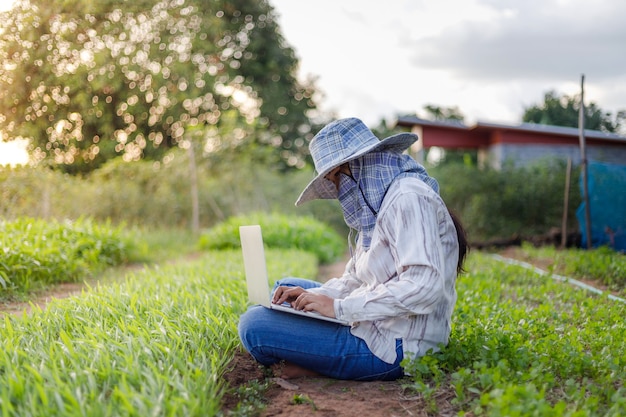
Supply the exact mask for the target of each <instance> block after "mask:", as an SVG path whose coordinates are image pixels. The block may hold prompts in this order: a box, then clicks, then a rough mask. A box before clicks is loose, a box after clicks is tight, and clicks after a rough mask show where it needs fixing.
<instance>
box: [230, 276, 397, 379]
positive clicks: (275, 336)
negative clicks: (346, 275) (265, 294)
mask: <svg viewBox="0 0 626 417" xmlns="http://www.w3.org/2000/svg"><path fill="white" fill-rule="evenodd" d="M279 285H287V286H300V287H302V288H304V289H309V288H314V287H318V286H320V285H321V284H320V283H319V282H315V281H309V280H305V279H300V278H284V279H282V280H279V281H277V282H276V285H275V286H274V289H275V288H276V287H278V286H279ZM239 337H240V338H241V342H242V343H243V345H244V347H245V348H246V350H247V351H248V352H250V354H251V355H252V356H253V357H254V358H255V359H256V360H257V361H258V362H259V363H261V364H263V365H265V366H269V365H273V364H275V363H278V362H280V361H283V360H284V361H287V362H289V363H292V364H294V365H298V366H300V367H302V368H306V369H309V370H312V371H315V372H317V373H319V374H322V375H325V376H328V377H331V378H335V379H349V380H359V381H374V380H382V381H389V380H394V379H397V378H400V377H401V376H403V371H402V368H401V367H400V362H401V361H402V358H403V352H402V341H401V340H397V341H396V353H397V354H398V357H397V359H396V361H395V363H393V364H388V363H386V362H384V361H382V360H380V359H379V358H377V357H376V356H375V355H374V354H373V353H372V352H371V351H370V350H369V348H368V347H367V345H366V344H365V342H364V341H363V340H362V339H360V338H358V337H356V336H353V335H352V334H351V333H350V327H348V326H342V325H340V324H336V323H332V322H328V321H324V320H317V319H313V318H308V317H302V316H298V315H295V314H289V313H285V312H282V311H277V310H270V309H268V308H265V307H262V306H258V305H257V306H252V307H250V308H249V309H248V311H246V312H245V313H244V314H243V315H242V316H241V319H240V321H239Z"/></svg>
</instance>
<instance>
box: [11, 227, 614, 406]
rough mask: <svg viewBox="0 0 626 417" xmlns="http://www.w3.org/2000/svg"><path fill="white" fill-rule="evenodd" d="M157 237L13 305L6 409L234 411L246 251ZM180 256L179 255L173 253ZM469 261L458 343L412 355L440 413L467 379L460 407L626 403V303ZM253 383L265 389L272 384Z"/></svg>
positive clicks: (288, 255)
mask: <svg viewBox="0 0 626 417" xmlns="http://www.w3.org/2000/svg"><path fill="white" fill-rule="evenodd" d="M145 236H148V235H144V237H145ZM149 239H150V240H151V242H153V243H146V245H147V246H146V250H144V251H143V253H144V254H146V255H145V256H146V259H145V261H146V262H147V263H150V264H151V265H149V266H147V267H145V268H144V269H143V270H141V271H135V272H129V273H127V274H126V275H125V276H124V277H121V278H120V277H118V279H116V280H115V282H111V283H109V284H107V285H101V286H97V287H95V288H91V289H89V290H87V291H85V292H84V293H83V294H82V295H78V296H73V297H70V298H67V299H63V300H56V301H54V302H52V303H51V304H49V305H48V306H47V307H46V308H45V309H37V308H35V309H34V310H33V312H31V313H30V314H29V315H25V316H11V315H6V316H5V317H4V318H3V319H2V321H1V322H0V338H2V340H3V342H4V346H3V347H4V349H2V352H1V353H0V370H1V372H0V386H1V387H2V389H1V390H0V413H1V415H3V416H29V415H30V416H148V415H150V416H180V415H185V416H212V415H221V414H222V410H221V401H222V398H223V396H224V395H225V394H226V392H227V390H228V389H231V388H229V387H227V386H225V384H224V380H223V378H222V376H223V375H224V372H225V371H226V369H227V365H228V363H229V362H230V359H231V358H232V357H233V355H234V353H235V351H236V350H237V348H238V346H239V341H238V339H237V334H236V326H237V321H238V316H239V315H240V314H241V313H242V312H243V311H244V310H245V308H246V307H247V299H246V295H245V285H244V277H243V267H242V262H241V254H240V252H239V251H238V250H235V249H229V250H220V251H208V252H203V253H201V254H200V255H199V256H198V257H193V258H187V259H183V260H181V259H180V254H181V253H189V252H191V251H192V248H193V245H189V244H186V245H185V244H183V243H180V244H176V243H175V242H176V241H177V240H180V241H181V242H184V241H185V238H184V236H181V237H180V239H163V238H158V239H157V238H156V237H154V236H152V237H150V238H149ZM154 242H159V243H158V245H157V246H159V245H161V247H162V249H161V250H156V249H154V247H155V243H154ZM139 246H141V245H139ZM150 253H152V254H153V255H154V256H158V257H159V258H160V260H161V262H157V263H153V260H154V259H152V260H150V256H149V254H150ZM267 256H268V263H269V268H270V271H269V272H270V276H272V277H281V276H285V275H292V276H301V277H308V278H312V277H315V275H316V273H317V267H318V265H317V263H318V260H317V257H316V256H315V255H313V254H311V253H310V252H304V251H294V250H284V249H280V250H278V249H270V250H268V251H267ZM529 256H530V255H529ZM590 256H591V255H590ZM599 256H601V257H603V259H604V257H605V256H606V253H600V255H599ZM613 256H615V257H616V259H617V262H618V263H619V262H622V259H623V255H618V254H615V255H613ZM171 258H179V261H178V262H175V263H171V264H170V263H168V262H165V261H166V260H167V259H171ZM148 261H150V262H148ZM603 262H604V261H603ZM468 267H469V273H468V274H466V275H464V276H462V277H461V278H460V279H459V280H458V284H457V291H458V303H457V308H456V311H455V314H454V317H453V333H452V337H451V341H450V344H449V346H448V347H446V348H445V349H443V350H442V351H441V352H439V353H436V354H433V355H430V356H427V357H424V358H421V359H419V360H416V361H413V362H408V361H407V363H406V364H405V366H406V369H407V370H409V371H410V373H411V374H412V377H411V378H407V379H405V380H403V382H402V383H403V384H405V385H406V387H407V389H410V390H413V391H415V392H416V393H418V395H421V396H423V398H425V399H426V400H427V402H428V404H429V407H430V409H429V410H428V411H429V412H430V413H431V414H432V415H437V412H438V408H437V407H438V405H437V401H436V398H437V393H438V392H441V391H443V390H454V401H453V403H454V407H455V411H456V412H457V413H458V414H459V415H476V416H620V415H626V387H625V386H624V380H625V379H626V371H625V369H626V324H625V323H624V317H626V305H624V303H620V302H615V301H611V300H609V299H608V298H607V297H606V295H601V296H598V295H595V294H592V293H589V292H587V291H584V290H581V289H579V288H576V287H573V286H571V285H569V284H567V283H564V282H559V281H556V280H553V279H551V278H550V277H548V276H541V275H538V274H536V273H534V272H533V271H531V270H528V269H525V268H522V267H519V266H515V265H506V264H504V263H502V262H499V261H497V260H494V259H493V258H491V257H489V256H486V255H484V254H482V253H479V252H472V253H471V255H470V258H469V263H468ZM248 389H250V390H257V391H258V392H257V394H258V395H259V396H261V397H262V395H263V389H264V385H263V384H256V385H255V384H254V383H251V384H250V386H249V387H248ZM259 406H260V404H256V405H255V407H256V408H255V407H252V408H251V407H250V406H249V404H248V405H246V407H244V405H243V404H242V407H241V409H240V410H239V411H238V412H236V413H235V414H236V415H255V413H256V412H258V407H259Z"/></svg>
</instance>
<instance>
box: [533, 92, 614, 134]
mask: <svg viewBox="0 0 626 417" xmlns="http://www.w3.org/2000/svg"><path fill="white" fill-rule="evenodd" d="M579 113H580V96H573V97H572V96H567V95H562V96H559V95H557V93H556V92H555V91H549V92H547V93H545V95H544V99H543V103H541V104H538V105H533V106H530V107H527V108H526V109H525V110H524V115H523V116H522V121H524V122H529V123H538V124H544V125H553V126H567V127H578V121H579V117H580V116H579ZM624 120H626V111H625V110H622V111H619V112H618V113H617V114H616V115H615V117H613V116H612V114H611V113H610V112H605V111H603V110H602V109H601V108H599V107H598V106H597V105H596V103H594V102H591V103H590V104H588V105H585V129H590V130H600V131H603V132H619V130H620V128H621V127H622V125H623V123H624Z"/></svg>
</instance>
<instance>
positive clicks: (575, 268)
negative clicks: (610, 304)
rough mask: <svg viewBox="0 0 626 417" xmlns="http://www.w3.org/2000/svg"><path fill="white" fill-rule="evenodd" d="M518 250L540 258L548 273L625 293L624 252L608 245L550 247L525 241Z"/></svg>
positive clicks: (528, 256) (625, 270)
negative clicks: (593, 247)
mask: <svg viewBox="0 0 626 417" xmlns="http://www.w3.org/2000/svg"><path fill="white" fill-rule="evenodd" d="M521 253H522V255H523V256H525V257H526V258H528V259H539V260H541V261H543V262H544V263H547V264H548V265H549V267H548V269H549V270H550V272H553V273H555V274H560V275H566V276H569V277H571V278H577V279H584V280H591V281H596V282H599V283H601V284H602V285H604V286H606V288H608V289H609V290H611V291H615V292H618V293H621V294H624V295H626V254H624V253H619V252H615V251H614V250H612V249H610V248H607V247H600V248H597V249H590V250H587V249H570V250H566V251H564V250H558V249H556V248H554V247H553V246H544V247H540V248H537V247H534V246H532V245H530V244H524V245H522V247H521Z"/></svg>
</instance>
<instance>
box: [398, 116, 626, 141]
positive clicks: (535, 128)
mask: <svg viewBox="0 0 626 417" xmlns="http://www.w3.org/2000/svg"><path fill="white" fill-rule="evenodd" d="M397 124H399V125H401V126H412V125H421V126H436V127H442V128H452V129H465V130H476V129H478V130H481V129H483V128H484V129H489V130H514V131H522V132H532V133H544V134H550V135H558V136H571V137H578V136H579V131H578V128H575V127H565V126H551V125H542V124H537V123H521V124H519V125H505V124H501V123H489V122H481V121H478V122H476V123H475V124H474V125H472V126H468V125H466V124H464V123H463V122H461V121H459V120H441V121H432V120H425V119H421V118H419V117H416V116H403V117H399V118H398V121H397ZM585 137H588V138H594V139H603V140H610V141H616V142H626V137H624V136H620V135H618V134H616V133H608V132H601V131H599V130H588V129H585Z"/></svg>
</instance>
